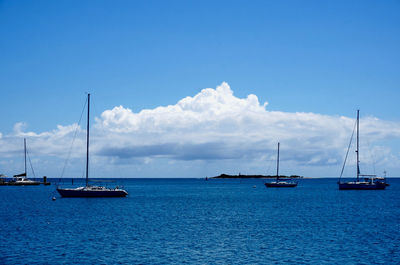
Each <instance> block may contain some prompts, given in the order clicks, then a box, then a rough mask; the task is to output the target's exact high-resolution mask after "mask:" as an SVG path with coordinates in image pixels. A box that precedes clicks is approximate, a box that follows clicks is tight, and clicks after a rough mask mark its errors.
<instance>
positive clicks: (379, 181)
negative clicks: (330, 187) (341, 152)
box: [338, 110, 388, 190]
mask: <svg viewBox="0 0 400 265" xmlns="http://www.w3.org/2000/svg"><path fill="white" fill-rule="evenodd" d="M359 129H360V110H357V150H356V154H357V179H356V180H355V181H349V182H342V181H341V178H342V174H343V170H344V167H345V164H346V160H347V154H348V152H349V149H350V145H351V140H352V139H353V136H352V137H351V140H350V144H349V148H348V150H347V154H346V158H345V161H344V163H343V168H342V172H341V174H340V177H339V182H338V185H339V190H383V189H385V188H386V186H388V184H387V183H386V178H382V177H377V176H376V175H362V174H360V159H359V155H360V152H359V151H360V148H359V138H360V137H359ZM353 133H354V131H353ZM360 177H362V180H360Z"/></svg>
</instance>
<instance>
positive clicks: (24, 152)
mask: <svg viewBox="0 0 400 265" xmlns="http://www.w3.org/2000/svg"><path fill="white" fill-rule="evenodd" d="M24 154H25V156H24V161H25V171H24V173H25V177H26V138H24Z"/></svg>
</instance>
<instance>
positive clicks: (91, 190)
mask: <svg viewBox="0 0 400 265" xmlns="http://www.w3.org/2000/svg"><path fill="white" fill-rule="evenodd" d="M89 113H90V94H88V109H87V130H86V185H85V186H83V187H78V188H60V187H58V188H57V191H58V193H59V194H60V195H61V196H62V197H85V198H86V197H125V196H126V195H128V192H126V191H125V190H123V189H120V188H118V187H116V188H114V189H110V188H106V187H101V186H92V185H89Z"/></svg>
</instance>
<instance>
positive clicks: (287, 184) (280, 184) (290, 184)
mask: <svg viewBox="0 0 400 265" xmlns="http://www.w3.org/2000/svg"><path fill="white" fill-rule="evenodd" d="M279 146H280V143H278V155H277V159H276V180H275V181H273V182H266V183H264V185H265V186H266V187H267V188H294V187H296V186H297V182H294V181H284V180H279Z"/></svg>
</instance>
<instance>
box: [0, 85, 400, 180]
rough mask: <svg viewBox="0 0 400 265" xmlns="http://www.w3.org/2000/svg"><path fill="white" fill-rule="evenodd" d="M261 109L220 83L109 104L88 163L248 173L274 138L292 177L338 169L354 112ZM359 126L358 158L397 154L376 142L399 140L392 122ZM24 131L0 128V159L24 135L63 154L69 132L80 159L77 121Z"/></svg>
mask: <svg viewBox="0 0 400 265" xmlns="http://www.w3.org/2000/svg"><path fill="white" fill-rule="evenodd" d="M267 106H268V103H267V102H259V100H258V98H257V96H256V95H253V94H251V95H248V96H247V97H245V98H239V97H236V96H235V95H234V93H233V91H232V89H231V88H230V86H229V85H228V84H227V83H225V82H224V83H222V84H221V85H220V86H218V87H217V88H215V89H213V88H206V89H203V90H201V91H200V92H199V93H198V94H197V95H194V96H188V97H185V98H183V99H181V100H180V101H178V102H177V103H176V104H174V105H168V106H160V107H157V108H154V109H144V110H141V111H140V112H137V113H135V112H133V111H132V110H131V109H129V108H127V107H124V106H116V107H114V108H113V109H110V110H105V111H104V112H103V113H102V114H101V116H100V117H97V118H96V122H95V126H94V128H93V129H92V131H91V136H92V137H91V139H92V141H91V150H92V154H93V155H94V156H95V157H96V158H95V159H93V160H92V161H93V163H96V161H98V163H100V164H101V165H102V166H110V164H113V165H115V166H116V167H118V165H120V166H121V165H123V166H124V165H129V164H131V165H135V166H138V165H140V166H142V167H148V170H147V172H151V171H152V170H153V171H154V172H157V174H158V173H159V171H160V170H159V169H157V166H158V165H161V164H162V165H164V168H168V167H174V166H176V167H180V169H182V168H185V170H186V171H187V172H191V169H190V168H191V166H192V167H195V168H196V169H195V170H200V168H204V163H203V162H207V163H209V164H213V165H214V167H213V168H214V171H215V168H222V169H223V170H227V173H229V169H230V168H231V169H233V168H234V170H241V168H245V169H247V170H251V167H252V166H254V171H252V172H251V173H266V172H260V169H265V166H264V165H265V163H266V161H268V160H273V159H275V153H276V145H277V142H278V141H279V142H281V150H282V152H281V157H282V160H283V163H285V161H286V163H287V165H291V168H293V171H294V172H292V173H294V174H297V173H298V172H296V168H302V170H303V171H302V172H300V174H301V173H303V174H304V173H307V168H308V169H310V172H311V171H312V168H313V167H314V168H315V167H318V168H321V167H334V168H337V171H339V170H340V165H341V163H342V162H343V157H344V155H345V152H346V148H347V145H348V141H349V138H350V135H351V133H352V130H353V128H354V123H355V120H354V117H351V118H350V117H343V116H329V115H321V114H316V113H303V112H296V113H290V112H281V111H269V110H268V109H267ZM360 126H361V139H368V142H367V141H362V142H361V144H362V145H361V147H362V149H363V150H365V149H367V148H370V149H372V151H373V152H374V156H373V159H371V158H370V157H368V154H370V152H369V153H367V152H362V153H361V155H362V157H361V158H362V160H363V161H368V162H371V161H372V160H374V161H375V163H377V164H378V165H379V164H381V165H382V166H385V165H386V164H390V162H389V161H388V157H390V161H392V163H393V161H399V158H398V155H399V154H398V153H399V152H398V151H397V153H396V154H394V152H392V150H391V149H390V147H388V146H384V145H383V146H381V145H379V142H380V141H381V140H388V139H398V138H400V124H399V123H398V122H390V121H384V120H380V119H377V118H374V117H363V118H362V119H361V124H360ZM26 128H27V127H26V125H25V124H24V123H17V124H16V125H15V126H14V131H13V133H12V134H9V135H4V134H1V133H0V156H1V157H3V158H11V157H15V156H16V155H17V154H19V155H20V152H21V148H22V141H21V139H22V138H24V137H25V138H28V141H29V146H30V148H31V149H32V150H35V153H36V155H37V156H38V157H49V156H52V157H58V158H60V159H61V158H65V157H66V156H67V154H68V152H69V147H70V145H71V141H72V139H73V138H74V135H75V133H77V137H76V140H75V142H76V143H75V146H80V148H75V149H74V151H73V152H72V155H71V156H72V157H75V158H78V157H84V148H83V147H84V146H85V145H84V141H85V138H84V132H85V131H84V129H81V128H80V127H79V126H78V125H77V124H72V125H67V126H61V125H58V126H57V128H56V129H54V130H52V131H48V132H42V133H35V132H29V131H28V132H27V131H26ZM77 128H78V130H77V131H76V129H77ZM367 143H368V144H369V145H370V144H372V147H369V146H367ZM199 161H200V162H199ZM201 161H203V162H201ZM351 161H354V159H353V160H351V159H350V162H349V163H350V164H351V163H352V162H351ZM60 164H62V163H60ZM178 165H179V166H178ZM211 170H212V169H210V171H211ZM200 171H201V170H200ZM203 173H204V172H202V174H203ZM213 173H215V174H219V173H222V172H211V173H210V174H213ZM236 173H237V172H236ZM270 173H272V172H270ZM336 173H337V172H334V173H332V174H331V175H335V174H336ZM150 175H151V173H150Z"/></svg>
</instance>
